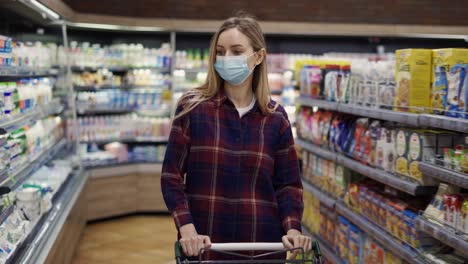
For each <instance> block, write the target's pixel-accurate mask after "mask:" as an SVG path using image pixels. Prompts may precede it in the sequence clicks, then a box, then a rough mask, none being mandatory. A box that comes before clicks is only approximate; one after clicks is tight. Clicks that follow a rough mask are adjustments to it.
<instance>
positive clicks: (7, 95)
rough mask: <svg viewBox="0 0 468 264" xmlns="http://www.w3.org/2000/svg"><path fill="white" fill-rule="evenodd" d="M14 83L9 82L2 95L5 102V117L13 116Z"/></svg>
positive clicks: (15, 91) (15, 90)
mask: <svg viewBox="0 0 468 264" xmlns="http://www.w3.org/2000/svg"><path fill="white" fill-rule="evenodd" d="M16 86H17V85H16V83H15V82H10V83H8V87H7V89H6V90H5V92H4V93H3V95H4V102H5V107H4V113H5V115H11V114H15V112H16V111H15V98H14V97H15V94H16V93H17V89H16Z"/></svg>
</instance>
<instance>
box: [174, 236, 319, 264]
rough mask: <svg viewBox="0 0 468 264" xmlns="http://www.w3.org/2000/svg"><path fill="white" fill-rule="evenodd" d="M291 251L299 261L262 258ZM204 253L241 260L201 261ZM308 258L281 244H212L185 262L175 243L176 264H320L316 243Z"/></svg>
mask: <svg viewBox="0 0 468 264" xmlns="http://www.w3.org/2000/svg"><path fill="white" fill-rule="evenodd" d="M252 250H254V251H268V253H264V254H260V255H255V256H251V255H244V254H239V253H235V252H236V251H252ZM293 250H299V251H300V254H299V256H300V257H299V259H295V260H285V259H271V260H264V259H261V258H262V257H267V256H271V255H275V254H278V253H286V252H291V251H293ZM206 251H211V252H218V253H222V254H224V255H226V257H228V256H234V257H239V258H241V260H202V253H203V252H206ZM309 255H310V256H311V257H310V258H308V259H306V257H305V256H306V254H304V249H303V248H293V249H285V248H284V246H283V243H213V244H211V247H210V248H209V249H201V250H200V252H199V257H198V260H192V261H189V260H186V259H185V257H184V255H183V253H182V246H181V245H180V242H179V241H177V242H176V243H175V259H176V263H177V264H190V263H193V264H195V263H198V264H200V263H202V264H214V263H216V264H222V263H225V264H227V263H231V264H233V263H236V264H247V263H249V264H250V263H283V264H284V263H288V264H289V263H291V264H293V263H312V264H321V263H322V252H321V250H320V245H319V244H318V242H317V241H313V242H312V252H311V254H308V256H309Z"/></svg>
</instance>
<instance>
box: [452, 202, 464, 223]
mask: <svg viewBox="0 0 468 264" xmlns="http://www.w3.org/2000/svg"><path fill="white" fill-rule="evenodd" d="M462 203H463V200H462V197H461V196H460V195H452V197H451V203H450V216H451V219H450V220H451V221H450V223H451V224H450V225H451V226H452V227H454V228H457V225H458V221H459V218H460V212H461V207H462Z"/></svg>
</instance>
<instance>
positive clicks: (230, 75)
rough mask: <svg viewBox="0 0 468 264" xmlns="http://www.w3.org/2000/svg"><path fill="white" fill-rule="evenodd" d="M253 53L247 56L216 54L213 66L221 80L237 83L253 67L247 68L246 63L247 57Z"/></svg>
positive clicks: (239, 82)
mask: <svg viewBox="0 0 468 264" xmlns="http://www.w3.org/2000/svg"><path fill="white" fill-rule="evenodd" d="M254 54H255V52H254V53H253V54H251V55H249V56H245V55H241V56H216V62H215V64H214V67H215V69H216V71H217V72H218V74H219V75H220V76H221V78H223V80H225V81H226V82H228V83H230V84H232V85H239V84H241V83H242V82H243V81H245V80H246V79H247V78H248V77H249V75H250V74H251V73H252V71H253V70H254V69H255V67H253V68H252V69H249V65H248V64H247V59H248V58H249V57H250V56H252V55H254Z"/></svg>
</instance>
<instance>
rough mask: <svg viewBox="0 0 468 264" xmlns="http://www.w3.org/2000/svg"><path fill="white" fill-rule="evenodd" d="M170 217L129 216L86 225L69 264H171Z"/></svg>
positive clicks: (174, 230)
mask: <svg viewBox="0 0 468 264" xmlns="http://www.w3.org/2000/svg"><path fill="white" fill-rule="evenodd" d="M175 237H176V229H175V227H174V223H173V220H172V218H171V217H170V216H147V215H144V216H129V217H124V218H118V219H114V220H109V221H103V222H98V223H93V224H89V225H88V226H87V227H86V230H85V232H84V234H83V237H82V239H81V242H80V245H79V248H78V249H77V251H76V252H75V257H74V259H73V262H72V264H91V263H92V264H111V263H112V264H124V263H125V264H128V263H138V264H147V263H148V264H154V263H161V264H166V263H167V264H169V263H174V261H173V259H174V253H173V251H174V249H173V241H174V239H175Z"/></svg>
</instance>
